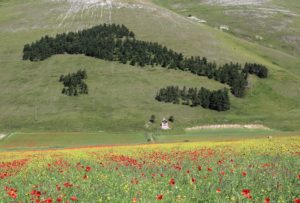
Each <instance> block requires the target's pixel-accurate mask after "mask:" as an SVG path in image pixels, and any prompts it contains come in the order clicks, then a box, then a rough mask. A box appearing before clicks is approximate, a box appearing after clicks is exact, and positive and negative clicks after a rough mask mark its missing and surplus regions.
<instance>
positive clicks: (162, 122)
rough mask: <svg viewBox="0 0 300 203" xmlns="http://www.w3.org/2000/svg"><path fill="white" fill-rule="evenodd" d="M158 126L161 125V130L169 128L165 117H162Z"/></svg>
mask: <svg viewBox="0 0 300 203" xmlns="http://www.w3.org/2000/svg"><path fill="white" fill-rule="evenodd" d="M160 127H161V129H162V130H169V129H171V128H170V127H169V121H168V120H167V119H165V118H163V120H162V121H161V124H160Z"/></svg>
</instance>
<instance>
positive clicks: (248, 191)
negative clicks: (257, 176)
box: [242, 189, 252, 199]
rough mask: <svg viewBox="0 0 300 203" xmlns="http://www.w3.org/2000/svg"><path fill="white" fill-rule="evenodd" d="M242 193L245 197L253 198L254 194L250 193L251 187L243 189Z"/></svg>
mask: <svg viewBox="0 0 300 203" xmlns="http://www.w3.org/2000/svg"><path fill="white" fill-rule="evenodd" d="M242 195H244V197H247V198H248V199H252V196H251V195H250V190H249V189H244V190H242Z"/></svg>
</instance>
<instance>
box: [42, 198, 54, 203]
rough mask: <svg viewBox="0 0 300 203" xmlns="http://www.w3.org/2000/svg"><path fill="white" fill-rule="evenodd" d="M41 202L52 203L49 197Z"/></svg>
mask: <svg viewBox="0 0 300 203" xmlns="http://www.w3.org/2000/svg"><path fill="white" fill-rule="evenodd" d="M43 202H45V203H52V198H51V197H49V198H47V199H44V200H43Z"/></svg>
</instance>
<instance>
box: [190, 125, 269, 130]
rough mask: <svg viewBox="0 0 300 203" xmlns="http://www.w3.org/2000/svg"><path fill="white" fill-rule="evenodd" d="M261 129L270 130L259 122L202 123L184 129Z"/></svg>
mask: <svg viewBox="0 0 300 203" xmlns="http://www.w3.org/2000/svg"><path fill="white" fill-rule="evenodd" d="M242 128H245V129H262V130H271V129H270V128H268V127H266V126H264V125H261V124H246V125H240V124H220V125H202V126H194V127H190V128H186V129H185V130H187V131H191V130H203V129H242Z"/></svg>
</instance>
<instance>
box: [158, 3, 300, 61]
mask: <svg viewBox="0 0 300 203" xmlns="http://www.w3.org/2000/svg"><path fill="white" fill-rule="evenodd" d="M153 2H155V3H157V4H159V5H162V6H165V7H167V8H169V9H171V10H174V11H176V12H178V13H180V14H182V15H183V16H188V15H193V16H195V17H197V18H199V19H201V20H205V21H207V22H206V24H208V25H210V26H211V27H216V28H219V27H220V26H222V25H225V26H227V27H228V28H229V30H228V31H226V32H229V33H231V34H234V35H235V36H238V37H241V38H243V39H246V40H248V41H251V42H254V43H258V44H261V45H263V46H266V47H271V48H272V47H273V48H276V49H279V50H282V51H284V52H288V53H290V54H292V55H298V56H299V54H300V37H299V36H300V15H299V13H300V6H299V1H297V0H286V1H281V0H271V1H267V0H257V1H247V0H238V1H233V0H224V1H214V0H201V1H199V0H188V1H182V0H163V1H162V0H153Z"/></svg>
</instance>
